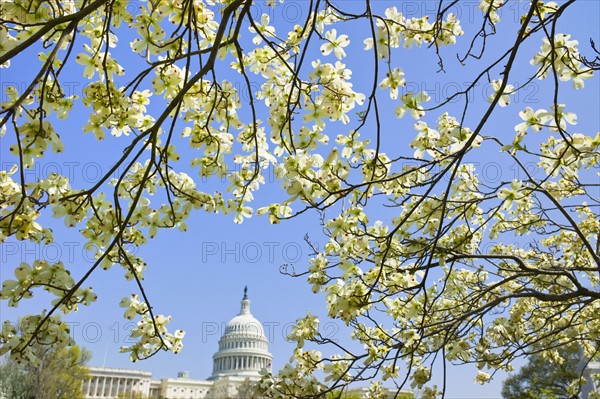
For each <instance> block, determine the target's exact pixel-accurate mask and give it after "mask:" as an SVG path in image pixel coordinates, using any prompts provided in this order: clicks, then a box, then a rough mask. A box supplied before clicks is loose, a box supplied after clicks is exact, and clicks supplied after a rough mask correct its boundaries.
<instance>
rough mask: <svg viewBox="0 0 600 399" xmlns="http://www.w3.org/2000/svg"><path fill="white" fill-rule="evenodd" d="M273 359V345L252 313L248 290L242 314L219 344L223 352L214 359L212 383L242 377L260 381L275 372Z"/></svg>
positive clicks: (245, 289) (229, 324)
mask: <svg viewBox="0 0 600 399" xmlns="http://www.w3.org/2000/svg"><path fill="white" fill-rule="evenodd" d="M272 360H273V356H272V355H271V354H270V353H269V341H268V339H267V337H266V336H265V332H264V329H263V326H262V324H261V323H260V322H259V321H258V320H257V319H256V318H255V317H254V316H253V315H252V313H250V300H249V299H248V289H247V288H244V297H243V298H242V306H241V310H240V313H239V314H238V315H237V316H235V317H234V318H233V319H231V320H229V322H228V323H227V325H226V327H225V331H224V333H223V336H222V337H221V339H220V340H219V350H218V351H217V352H216V353H215V354H214V356H213V373H212V375H211V377H210V379H211V380H214V379H218V378H222V377H226V376H240V377H248V378H252V377H254V378H259V377H260V371H261V370H262V369H266V370H267V371H271V361H272Z"/></svg>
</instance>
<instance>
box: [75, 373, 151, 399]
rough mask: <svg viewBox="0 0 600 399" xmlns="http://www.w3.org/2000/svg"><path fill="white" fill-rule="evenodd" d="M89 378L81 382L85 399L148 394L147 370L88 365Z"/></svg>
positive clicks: (148, 375)
mask: <svg viewBox="0 0 600 399" xmlns="http://www.w3.org/2000/svg"><path fill="white" fill-rule="evenodd" d="M90 375H91V378H90V379H89V380H87V381H85V382H84V383H83V393H84V395H85V397H86V399H116V398H117V397H118V396H119V395H122V394H125V393H141V394H142V395H145V396H148V395H149V394H150V378H151V377H152V373H150V372H147V371H138V370H126V369H114V368H101V367H90Z"/></svg>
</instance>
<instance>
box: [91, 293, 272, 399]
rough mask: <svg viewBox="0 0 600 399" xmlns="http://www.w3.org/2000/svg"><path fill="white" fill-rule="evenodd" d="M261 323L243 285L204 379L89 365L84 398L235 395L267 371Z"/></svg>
mask: <svg viewBox="0 0 600 399" xmlns="http://www.w3.org/2000/svg"><path fill="white" fill-rule="evenodd" d="M268 344H269V341H268V340H267V337H266V336H265V332H264V329H263V327H262V324H260V322H259V321H258V320H256V318H255V317H254V316H253V315H252V313H250V300H249V299H248V293H247V288H245V289H244V298H243V299H242V307H241V310H240V313H239V314H238V315H237V316H235V317H234V318H233V319H231V320H230V321H229V322H228V323H227V326H226V327H225V331H224V333H223V336H222V337H221V339H220V340H219V350H218V351H217V352H216V353H215V354H214V356H213V372H212V375H211V376H210V377H209V378H208V379H207V380H194V379H190V378H189V375H188V373H187V372H180V373H179V374H178V376H177V378H163V379H162V380H153V379H152V373H150V372H147V371H138V370H126V369H114V368H104V367H89V370H90V376H91V377H90V379H89V380H88V381H86V382H84V385H83V393H84V394H85V395H86V396H85V397H86V399H117V398H127V399H129V398H130V397H131V398H136V399H137V398H140V397H141V398H152V399H225V398H234V397H236V396H237V395H238V389H239V388H240V387H241V386H242V384H244V383H246V384H247V383H253V382H256V381H258V380H259V379H260V371H261V370H263V369H266V370H267V371H271V361H272V359H273V356H272V355H271V353H269V345H268Z"/></svg>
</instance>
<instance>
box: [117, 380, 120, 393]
mask: <svg viewBox="0 0 600 399" xmlns="http://www.w3.org/2000/svg"><path fill="white" fill-rule="evenodd" d="M120 389H121V379H120V378H117V396H119V395H120V394H121V392H119V390H120Z"/></svg>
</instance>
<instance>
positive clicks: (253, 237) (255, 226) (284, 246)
mask: <svg viewBox="0 0 600 399" xmlns="http://www.w3.org/2000/svg"><path fill="white" fill-rule="evenodd" d="M344 3H345V4H348V3H350V2H344ZM434 3H435V2H433V1H422V2H392V1H378V2H375V3H374V4H376V7H378V8H382V9H383V8H384V7H387V6H391V5H398V7H399V10H400V11H404V12H405V14H406V15H407V16H418V15H419V14H420V13H421V12H422V11H424V12H431V11H433V10H434V8H433V6H432V5H433V4H434ZM307 4H308V3H307V2H305V1H286V2H285V3H284V4H283V5H281V6H278V7H277V8H275V9H274V10H269V9H268V8H266V7H264V6H262V7H261V6H260V5H259V6H257V7H256V8H255V10H256V11H255V16H257V15H258V14H260V11H268V12H270V13H271V20H272V21H274V23H275V26H278V24H282V26H283V25H285V24H286V23H288V22H292V23H294V22H299V21H300V16H302V17H304V15H305V13H306V5H307ZM360 4H362V2H358V1H353V2H352V3H351V6H355V5H356V6H357V7H358V6H359V5H360ZM477 4H478V2H474V1H473V2H461V3H460V4H459V5H458V6H457V12H459V13H460V14H462V15H459V16H460V17H461V18H462V26H463V29H464V30H465V36H463V37H462V38H459V42H460V40H461V39H462V40H463V41H465V42H466V41H467V40H470V37H471V35H472V34H473V32H474V29H475V26H474V25H473V23H472V19H473V18H472V17H473V16H474V15H475V13H476V12H477V11H478V10H477V9H476V8H477ZM523 6H524V3H511V4H510V5H509V6H507V7H508V8H507V9H505V10H504V13H503V20H504V21H508V23H506V24H505V23H502V24H500V25H499V26H500V30H499V34H498V35H497V36H496V37H494V38H492V39H491V41H490V43H489V44H488V46H489V48H488V50H489V53H490V55H489V56H488V57H487V58H485V59H484V60H482V61H476V60H472V61H469V64H468V65H467V66H466V67H461V66H460V65H459V64H458V62H457V61H456V57H455V54H456V52H461V49H463V50H464V44H465V43H463V44H459V45H458V46H456V47H453V48H449V49H445V50H444V51H443V55H444V57H445V60H446V61H447V62H446V67H447V72H446V73H436V70H437V67H436V63H435V55H434V54H433V52H432V50H431V49H429V50H428V49H426V48H421V49H412V50H408V51H401V52H398V53H396V54H395V55H394V61H393V63H394V65H393V66H398V67H402V68H403V69H404V72H405V74H406V76H407V81H408V87H407V89H408V90H415V89H418V90H426V91H428V92H429V94H430V95H431V96H432V98H433V101H435V100H436V99H441V98H443V97H446V96H448V95H449V94H452V93H453V92H454V91H455V90H456V89H457V88H458V87H460V88H464V86H465V85H466V84H468V82H470V81H471V80H470V78H471V77H472V75H473V73H474V72H475V71H477V69H478V68H479V67H481V66H482V65H485V61H488V62H489V61H490V60H491V56H492V55H494V56H495V55H497V54H499V53H500V52H501V51H505V50H506V49H507V48H508V47H509V46H510V43H512V41H513V40H514V39H513V36H512V35H514V31H515V25H514V19H515V17H514V16H515V12H517V10H522V9H523ZM519 7H521V8H519ZM599 16H600V6H599V2H598V1H595V0H587V1H586V0H583V1H578V2H576V3H575V4H574V5H573V6H572V7H571V8H570V9H569V11H568V12H567V14H566V15H564V18H563V19H562V22H561V25H559V28H560V29H558V30H557V32H566V33H571V34H572V36H573V38H575V39H577V40H579V42H580V49H581V51H582V52H587V50H589V47H588V46H587V43H588V40H589V38H590V37H591V38H594V40H595V41H596V43H598V44H600V32H599V27H598V18H599ZM335 28H336V29H337V30H338V33H347V34H349V36H350V39H351V44H350V46H349V47H348V48H347V52H348V54H349V56H348V57H347V58H346V59H345V61H344V62H346V63H347V65H348V67H349V68H351V69H352V70H353V82H354V84H355V87H359V88H364V89H363V91H364V92H367V90H368V88H369V87H370V84H371V81H370V75H369V73H370V71H371V68H372V65H371V64H370V63H371V62H372V58H371V54H370V53H365V52H364V51H363V50H362V46H363V45H362V40H363V39H364V38H365V37H366V35H365V32H364V30H363V29H364V25H358V24H354V25H352V24H350V25H348V26H347V27H346V26H345V25H344V24H341V25H338V26H336V27H335ZM282 31H283V30H282ZM126 35H127V34H126V33H123V34H122V35H120V46H122V47H123V49H124V50H126V49H127V48H128V47H127V46H128V45H127V36H126ZM245 35H247V36H248V37H251V34H250V33H245ZM80 46H81V44H80ZM538 47H539V41H538V40H533V41H531V43H529V44H528V45H526V46H524V47H523V53H526V52H527V53H526V56H524V57H521V58H520V59H519V63H518V64H517V68H516V69H515V74H514V75H513V76H511V81H510V82H509V83H511V84H514V85H516V83H519V82H520V80H521V79H524V77H525V76H527V75H529V74H531V73H533V72H534V69H533V67H531V66H530V65H529V64H528V62H527V61H528V60H529V58H531V56H532V55H533V52H534V51H536V50H537V48H538ZM78 51H79V50H78ZM36 53H37V50H36V51H31V52H30V53H28V54H24V55H23V57H21V58H20V59H18V60H16V61H15V62H14V63H13V67H11V68H10V69H8V70H6V69H0V86H1V88H2V91H3V89H4V87H6V86H8V85H14V84H16V85H17V86H19V87H21V86H22V85H24V84H26V82H27V79H28V77H29V76H32V73H33V68H32V67H34V66H36V65H37V57H36ZM125 53H126V51H123V54H125ZM365 54H368V58H366V56H365ZM315 56H316V54H315ZM34 59H35V61H33V60H34ZM128 61H129V60H127V61H121V62H122V64H123V65H125V66H126V67H127V65H128V64H127V62H128ZM328 61H329V62H334V57H333V55H331V56H330V57H328ZM366 61H368V62H369V63H367V62H366ZM131 62H134V60H133V59H132V60H131ZM136 62H137V61H136ZM68 72H69V74H68V79H66V80H67V81H68V82H69V84H68V85H67V86H66V87H71V88H72V90H73V92H74V93H76V94H78V93H79V92H81V90H82V89H83V87H85V85H86V84H87V80H86V79H85V78H83V77H82V76H81V72H82V68H81V67H80V66H79V65H75V66H73V67H72V68H70V69H69V70H68ZM71 72H72V73H71ZM128 76H131V75H128ZM230 76H232V75H228V72H223V77H230ZM365 77H366V78H365ZM492 78H493V79H495V78H497V77H496V76H493V77H492ZM238 79H239V78H238ZM521 82H522V80H521ZM240 83H241V80H240ZM599 91H600V85H599V79H598V78H597V77H595V78H594V79H593V80H590V81H588V82H587V83H586V90H585V91H583V92H582V93H575V92H574V91H573V90H572V89H571V88H570V83H564V84H562V85H561V95H562V96H563V100H562V101H561V102H565V103H567V104H568V107H569V109H571V110H574V111H576V112H577V114H578V116H579V123H578V128H577V130H578V131H581V132H586V133H588V134H592V133H594V132H596V131H598V128H599V125H600V121H599V114H598V109H600V104H599V103H598V101H599V96H598V92H599ZM489 94H491V91H490V90H489V87H486V86H485V85H481V86H480V87H478V88H477V89H476V90H475V94H474V97H473V99H472V100H473V104H472V114H471V115H470V116H469V117H468V119H467V125H469V126H472V125H473V124H474V122H476V121H477V117H478V115H481V112H479V111H481V110H483V108H484V107H485V106H486V105H487V102H486V98H487V96H488V95H489ZM2 95H3V93H2ZM521 95H522V96H521V97H519V98H514V99H513V102H514V103H515V105H518V106H513V107H508V108H506V109H497V110H496V112H495V114H494V116H493V119H492V120H491V121H490V123H489V124H488V126H487V128H486V131H484V132H483V133H484V134H495V133H497V132H495V131H494V130H495V129H502V130H503V131H506V133H500V135H503V136H504V137H508V135H510V134H513V126H514V125H515V124H517V123H519V118H518V115H517V112H518V111H519V110H521V109H523V108H524V107H525V106H531V107H533V108H549V104H550V99H549V98H548V96H549V92H548V91H547V90H546V89H545V88H543V87H541V86H538V85H537V82H534V83H533V84H532V85H531V87H529V86H528V87H527V88H525V89H524V90H523V92H522V93H521ZM380 97H381V99H382V100H384V101H382V102H381V103H382V104H383V105H382V109H383V110H384V111H391V110H392V109H393V107H394V105H393V104H392V102H391V101H389V97H387V94H386V93H382V94H380ZM457 107H458V104H456V108H454V107H451V108H450V110H451V111H455V110H456V109H458V108H457ZM77 111H78V112H75V113H74V114H72V115H71V117H70V118H69V119H68V120H67V121H66V123H63V124H61V125H60V126H61V130H60V133H61V137H62V138H63V140H64V141H65V144H66V152H65V154H64V155H61V156H60V157H54V156H53V157H50V158H49V159H48V160H43V161H42V162H39V163H37V164H36V167H35V169H34V170H33V171H30V172H28V173H27V176H28V177H29V178H32V179H33V178H35V177H37V176H45V175H47V174H48V173H51V172H56V171H58V172H62V173H63V174H66V175H68V176H69V178H70V180H71V183H72V185H73V186H75V187H83V186H85V185H88V184H89V183H93V182H95V181H97V180H98V178H99V177H100V174H101V172H102V171H106V170H108V168H109V167H110V165H111V161H114V160H115V159H116V157H117V156H118V155H119V154H120V153H115V147H116V146H117V145H118V146H119V147H120V146H121V145H122V144H121V143H120V142H119V140H128V139H126V138H124V137H121V138H118V139H117V138H113V137H110V136H109V137H107V140H105V141H104V142H100V143H99V142H96V141H95V140H94V138H93V136H91V135H86V136H83V135H82V134H81V131H82V130H81V126H82V125H83V124H84V123H85V117H86V115H89V114H86V113H85V112H79V111H82V110H77ZM438 114H439V113H438V112H434V113H432V115H431V119H432V120H433V118H435V116H437V115H438ZM263 119H266V118H263ZM413 123H414V122H413V120H411V119H410V118H409V117H405V118H404V119H403V120H401V121H400V122H398V121H396V120H394V119H389V125H385V124H384V135H385V138H384V142H383V145H384V148H385V152H389V153H397V152H396V147H397V146H398V147H401V146H402V145H404V146H406V139H405V137H412V136H413V135H414V130H413V129H412V124H413ZM330 126H331V130H330V131H329V133H330V136H331V137H335V135H336V134H337V133H338V132H336V129H339V128H341V125H336V124H331V125H330ZM396 132H399V133H396ZM403 132H407V133H406V135H405V136H402V134H404V133H403ZM11 143H12V141H11V138H9V137H8V136H7V137H5V138H3V139H2V141H0V166H1V167H2V168H3V169H5V168H7V165H10V164H12V163H13V162H14V158H13V157H12V156H11V155H10V154H9V153H8V146H9V145H10V144H11ZM402 143H404V144H402ZM182 151H185V150H183V146H182ZM398 151H402V150H398ZM481 154H482V155H480V156H481V158H480V159H474V161H475V162H480V163H481V166H482V169H481V170H482V172H481V173H482V174H483V179H489V180H490V181H501V180H502V181H509V180H511V179H513V178H515V177H518V176H516V175H515V173H516V172H515V169H514V168H512V165H510V164H508V163H506V162H504V161H503V160H501V159H498V160H497V161H496V160H494V159H490V158H489V156H488V155H487V154H488V153H487V152H486V153H481ZM8 168H10V166H8ZM204 184H207V185H209V186H211V187H212V186H218V185H219V183H216V182H206V183H204ZM272 186H273V185H271V186H270V187H266V188H265V190H262V191H261V192H260V193H258V194H257V195H256V205H255V208H258V207H259V206H262V205H264V204H266V203H269V202H271V201H273V200H274V198H280V195H281V194H279V192H278V190H277V187H272ZM207 191H208V190H207ZM389 216H390V215H389V214H385V213H382V214H381V217H389ZM42 220H43V222H44V223H47V224H48V225H50V226H53V227H54V229H55V236H56V243H55V244H51V245H47V246H42V247H36V246H34V245H33V244H24V243H20V242H15V241H13V240H8V241H7V242H6V243H4V244H2V245H1V247H0V278H1V279H2V280H4V279H6V278H10V277H11V274H12V269H13V268H14V267H15V266H16V264H18V263H19V262H21V261H26V262H29V263H31V262H32V261H33V260H34V259H35V258H36V257H43V258H45V259H47V260H49V261H56V260H58V259H61V260H62V261H63V262H65V263H66V264H69V265H72V267H73V270H74V271H75V274H77V273H80V274H82V273H83V272H84V270H85V269H86V267H87V266H89V265H90V264H91V262H92V259H91V255H90V254H88V253H87V252H86V251H84V250H83V241H82V240H81V239H80V236H79V234H78V233H77V231H76V230H67V229H65V228H64V227H63V226H62V222H61V221H58V222H57V221H56V220H52V219H50V218H43V219H42ZM187 224H188V226H189V230H188V231H187V232H186V233H185V234H184V233H180V232H178V231H176V230H173V231H161V232H160V233H159V235H158V236H157V237H156V238H155V239H153V240H151V241H150V242H149V243H148V244H147V245H146V246H145V247H143V248H141V249H140V250H139V254H140V255H142V257H143V258H144V259H145V260H146V261H147V263H148V264H149V267H148V270H147V272H146V279H145V287H146V290H147V292H148V294H149V295H150V296H151V299H152V304H153V306H154V308H155V311H156V312H157V313H164V314H170V315H172V316H173V321H172V323H171V325H172V328H182V329H184V330H186V332H187V335H186V338H185V341H184V350H183V351H182V353H180V354H178V355H174V354H171V353H160V354H158V355H156V356H155V357H153V358H152V359H149V360H147V361H145V362H143V363H141V364H135V365H132V364H131V363H130V362H129V360H128V356H127V355H125V354H119V353H118V348H119V347H120V346H121V345H123V344H126V342H127V328H128V323H129V322H127V321H126V320H125V319H123V318H122V313H123V311H122V310H121V309H120V308H118V306H117V305H118V302H119V301H120V299H121V297H123V296H128V295H129V294H130V293H131V292H136V290H135V287H134V286H133V285H132V284H130V283H128V282H126V281H125V280H124V279H123V278H122V276H123V274H124V273H123V270H122V269H120V268H118V267H114V268H112V269H111V270H109V271H102V270H99V271H97V272H96V273H94V275H93V276H92V277H91V279H90V281H89V285H92V286H93V287H94V289H95V291H96V292H97V294H98V297H99V298H98V301H97V302H96V303H95V304H93V305H92V306H91V307H90V308H82V309H81V311H80V312H78V313H76V314H72V315H69V317H68V318H66V320H67V321H69V322H70V323H72V331H73V334H74V337H75V339H76V340H77V341H78V343H79V344H81V345H84V346H86V347H87V348H89V349H91V350H92V352H93V354H94V358H93V360H92V362H91V364H93V365H106V366H109V367H122V368H128V367H134V368H140V369H145V370H150V371H152V372H153V375H154V377H155V378H162V377H173V376H175V375H176V373H177V371H181V370H188V371H190V373H191V376H192V377H193V378H206V377H208V376H209V375H210V374H211V371H212V354H213V353H214V352H215V351H216V349H217V342H218V339H219V337H220V335H221V333H222V329H223V325H224V323H226V322H227V321H228V320H229V319H230V318H231V317H233V316H234V315H236V314H237V313H238V311H239V301H240V300H241V298H242V290H243V288H244V286H245V285H248V287H249V297H250V299H251V301H252V311H253V313H254V315H255V316H256V317H257V318H258V319H259V320H260V321H262V322H263V324H264V325H265V330H266V331H267V334H268V338H269V340H270V350H271V352H272V353H273V356H274V361H273V368H274V369H275V370H277V369H278V368H280V367H281V366H282V365H283V364H284V363H285V362H286V361H287V360H288V359H289V357H290V355H291V350H292V348H293V345H292V344H291V343H289V342H287V341H286V339H285V336H286V335H287V332H289V329H290V326H291V323H293V322H294V320H295V319H297V318H299V317H301V316H303V315H304V314H305V313H306V311H310V312H311V313H313V314H317V315H319V316H320V319H321V321H322V322H321V324H322V332H323V333H324V334H326V335H327V336H329V337H335V338H337V339H339V340H341V341H342V342H348V333H349V331H348V330H347V329H346V328H345V326H344V325H343V323H342V322H340V321H334V320H329V319H327V318H326V317H325V315H326V308H325V302H324V297H323V296H322V295H315V294H312V293H311V291H310V286H309V285H308V284H307V283H306V282H305V281H304V279H302V278H298V279H294V278H290V277H287V276H284V275H282V274H281V273H280V267H281V266H282V265H283V264H290V265H293V266H294V267H296V268H297V270H300V271H302V270H304V269H305V268H306V265H307V260H308V258H309V247H308V246H307V245H306V243H305V242H304V236H305V234H309V235H310V237H311V239H313V240H314V241H315V242H317V243H322V242H323V240H324V236H323V234H322V231H321V229H320V227H319V218H318V215H316V214H315V213H308V214H304V215H302V216H301V217H299V218H297V219H295V220H292V221H287V222H283V223H281V224H279V225H269V224H268V220H267V219H266V218H257V217H254V218H251V219H249V220H246V221H245V222H244V223H243V224H241V225H236V224H234V223H233V219H232V217H223V215H210V214H205V213H197V214H193V215H192V216H191V217H190V219H189V221H188V223H187ZM43 298H45V296H44V295H43V294H37V293H36V296H35V297H34V299H32V300H29V301H24V302H23V303H22V305H20V306H19V308H17V309H11V308H7V307H6V304H5V303H0V319H2V320H5V319H11V320H13V319H15V318H16V317H18V316H19V315H22V314H25V313H27V312H31V311H36V310H39V309H41V308H43V307H45V306H46V304H45V303H44V302H43V300H42V299H43ZM448 372H449V378H448V382H449V390H448V397H449V398H496V397H499V396H500V387H501V380H502V378H503V376H502V375H498V376H497V377H496V378H495V379H494V380H493V382H492V383H491V384H489V385H486V386H483V387H482V386H479V385H476V384H474V383H473V382H472V379H473V376H474V374H475V372H474V368H472V367H451V368H450V369H449V371H448Z"/></svg>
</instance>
